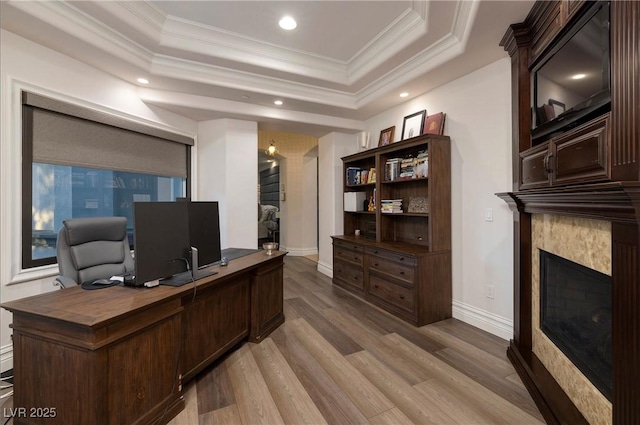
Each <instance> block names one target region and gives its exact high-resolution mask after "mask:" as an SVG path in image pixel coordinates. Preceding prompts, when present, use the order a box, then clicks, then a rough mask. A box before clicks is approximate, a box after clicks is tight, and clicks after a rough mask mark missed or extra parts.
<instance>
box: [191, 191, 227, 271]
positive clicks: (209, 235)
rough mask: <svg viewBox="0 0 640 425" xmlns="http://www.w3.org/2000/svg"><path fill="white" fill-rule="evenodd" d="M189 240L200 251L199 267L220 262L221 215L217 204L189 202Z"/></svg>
mask: <svg viewBox="0 0 640 425" xmlns="http://www.w3.org/2000/svg"><path fill="white" fill-rule="evenodd" d="M187 204H188V210H189V240H190V243H191V246H192V247H193V248H197V250H198V267H199V268H203V267H206V266H209V265H211V264H213V263H215V262H216V261H220V258H221V257H222V251H221V249H220V214H219V208H218V203H217V202H188V203H187Z"/></svg>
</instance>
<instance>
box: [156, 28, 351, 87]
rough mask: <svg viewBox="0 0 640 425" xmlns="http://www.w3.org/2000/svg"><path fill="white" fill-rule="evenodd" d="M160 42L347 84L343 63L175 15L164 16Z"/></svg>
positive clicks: (163, 44)
mask: <svg viewBox="0 0 640 425" xmlns="http://www.w3.org/2000/svg"><path fill="white" fill-rule="evenodd" d="M186 41H188V42H186ZM160 44H161V46H163V47H170V48H174V49H179V50H184V51H189V52H192V53H197V54H201V55H205V56H209V57H216V58H221V59H226V60H231V61H235V62H240V63H245V64H250V65H253V66H259V67H262V68H269V69H275V70H278V71H283V72H287V73H292V74H299V75H304V76H307V77H312V78H318V79H321V80H325V81H330V82H334V83H339V84H348V83H349V81H348V78H347V64H346V63H344V62H341V61H337V60H334V59H331V58H327V57H322V56H319V55H312V54H309V53H304V52H300V51H296V50H294V49H289V48H284V47H280V46H276V45H274V44H270V43H265V42H263V41H260V40H256V39H252V38H250V37H245V36H242V35H239V34H235V33H232V32H229V31H225V30H221V29H219V28H213V27H210V26H207V25H203V24H199V23H196V22H192V21H187V20H183V19H180V18H177V17H175V16H168V17H167V20H166V22H165V25H164V29H163V32H162V40H161V43H160Z"/></svg>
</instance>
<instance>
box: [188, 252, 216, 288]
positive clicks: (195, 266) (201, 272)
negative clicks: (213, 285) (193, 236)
mask: <svg viewBox="0 0 640 425" xmlns="http://www.w3.org/2000/svg"><path fill="white" fill-rule="evenodd" d="M191 266H192V269H191V270H192V273H193V279H194V280H198V279H202V278H203V277H207V276H212V275H214V274H217V273H218V272H216V271H214V270H207V267H204V268H202V269H201V268H200V264H199V263H198V248H196V247H195V246H192V247H191Z"/></svg>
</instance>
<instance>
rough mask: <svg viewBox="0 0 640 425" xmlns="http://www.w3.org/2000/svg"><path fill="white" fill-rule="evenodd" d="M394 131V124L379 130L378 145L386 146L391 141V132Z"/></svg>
mask: <svg viewBox="0 0 640 425" xmlns="http://www.w3.org/2000/svg"><path fill="white" fill-rule="evenodd" d="M395 131H396V126H395V125H394V126H393V127H389V128H386V129H384V130H382V131H381V132H380V140H379V141H378V146H386V145H389V144H391V143H393V133H395Z"/></svg>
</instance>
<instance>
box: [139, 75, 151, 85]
mask: <svg viewBox="0 0 640 425" xmlns="http://www.w3.org/2000/svg"><path fill="white" fill-rule="evenodd" d="M137 81H138V82H139V83H140V84H149V80H147V79H146V78H142V77H140V78H138V80H137Z"/></svg>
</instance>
